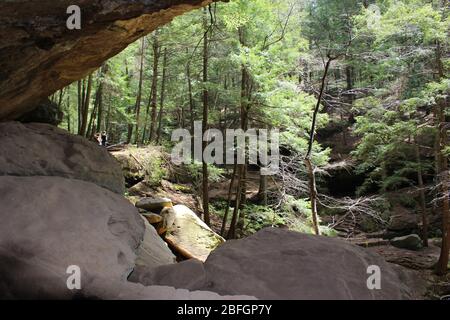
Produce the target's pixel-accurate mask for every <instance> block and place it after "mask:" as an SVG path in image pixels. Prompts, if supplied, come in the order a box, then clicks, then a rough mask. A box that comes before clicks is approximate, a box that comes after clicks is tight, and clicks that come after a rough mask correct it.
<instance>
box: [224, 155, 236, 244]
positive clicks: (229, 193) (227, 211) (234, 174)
mask: <svg viewBox="0 0 450 320" xmlns="http://www.w3.org/2000/svg"><path fill="white" fill-rule="evenodd" d="M237 168H238V167H237V164H236V163H235V164H234V166H233V176H232V177H231V181H230V187H229V188H228V197H227V206H226V208H225V214H224V216H223V220H222V228H221V229H220V235H221V236H222V237H223V236H224V235H225V229H226V227H227V221H228V214H229V212H230V206H231V197H232V196H233V186H234V182H235V181H236V171H237Z"/></svg>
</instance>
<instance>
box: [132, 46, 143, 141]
mask: <svg viewBox="0 0 450 320" xmlns="http://www.w3.org/2000/svg"><path fill="white" fill-rule="evenodd" d="M144 53H145V37H142V40H141V52H140V56H141V60H140V65H139V85H138V92H137V96H136V104H135V106H134V110H135V114H136V129H135V133H134V135H135V138H134V143H135V144H136V145H137V144H139V127H140V115H141V101H142V82H143V79H144V77H143V74H144Z"/></svg>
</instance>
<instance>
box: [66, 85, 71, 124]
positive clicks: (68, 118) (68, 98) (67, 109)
mask: <svg viewBox="0 0 450 320" xmlns="http://www.w3.org/2000/svg"><path fill="white" fill-rule="evenodd" d="M66 116H67V131H68V132H69V133H72V130H71V129H72V125H71V121H72V119H71V118H70V93H68V94H67V106H66Z"/></svg>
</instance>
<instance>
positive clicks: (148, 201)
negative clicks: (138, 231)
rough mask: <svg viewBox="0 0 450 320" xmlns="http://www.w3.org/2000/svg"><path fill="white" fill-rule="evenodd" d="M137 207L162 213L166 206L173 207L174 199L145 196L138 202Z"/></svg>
mask: <svg viewBox="0 0 450 320" xmlns="http://www.w3.org/2000/svg"><path fill="white" fill-rule="evenodd" d="M136 208H139V209H143V210H146V211H150V212H156V213H161V211H162V210H163V209H164V208H172V201H171V200H170V199H167V198H144V199H141V200H139V201H138V202H136Z"/></svg>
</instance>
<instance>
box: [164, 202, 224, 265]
mask: <svg viewBox="0 0 450 320" xmlns="http://www.w3.org/2000/svg"><path fill="white" fill-rule="evenodd" d="M161 215H162V216H163V225H164V227H163V228H164V231H165V234H164V239H165V240H166V241H167V242H168V243H169V244H170V245H171V246H172V248H173V249H174V250H175V251H176V252H177V253H179V254H180V255H181V256H183V257H184V258H187V259H191V258H194V259H198V260H200V261H205V260H206V259H207V258H208V256H209V254H210V253H211V252H212V251H213V250H215V249H216V248H217V247H218V246H220V245H221V244H223V243H224V242H225V239H224V238H222V237H221V236H219V235H218V234H217V233H215V232H214V231H212V230H211V228H209V227H208V226H207V225H206V224H205V223H204V222H203V221H202V220H201V219H200V218H199V217H198V216H197V215H196V214H195V213H194V212H193V211H192V210H191V209H189V208H188V207H186V206H183V205H176V206H174V207H173V208H168V209H167V210H164V211H163V212H162V214H161Z"/></svg>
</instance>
